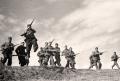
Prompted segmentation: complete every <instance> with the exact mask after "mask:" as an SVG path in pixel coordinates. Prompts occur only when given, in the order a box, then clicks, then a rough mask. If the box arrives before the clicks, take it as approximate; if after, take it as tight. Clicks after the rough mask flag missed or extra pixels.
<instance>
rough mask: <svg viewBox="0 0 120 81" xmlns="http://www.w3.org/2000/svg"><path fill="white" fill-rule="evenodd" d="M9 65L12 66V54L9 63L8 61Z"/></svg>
mask: <svg viewBox="0 0 120 81" xmlns="http://www.w3.org/2000/svg"><path fill="white" fill-rule="evenodd" d="M7 65H8V66H11V65H12V55H10V56H9V57H8V63H7Z"/></svg>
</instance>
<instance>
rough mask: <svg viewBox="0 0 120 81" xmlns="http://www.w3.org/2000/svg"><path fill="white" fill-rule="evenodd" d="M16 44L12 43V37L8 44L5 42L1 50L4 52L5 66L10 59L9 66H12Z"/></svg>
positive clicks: (9, 38)
mask: <svg viewBox="0 0 120 81" xmlns="http://www.w3.org/2000/svg"><path fill="white" fill-rule="evenodd" d="M14 46H15V45H14V44H13V43H12V37H8V42H5V43H3V44H2V45H1V50H2V54H3V56H4V59H3V61H2V62H3V64H5V63H6V62H7V59H8V63H7V65H8V66H11V65H12V53H13V50H14Z"/></svg>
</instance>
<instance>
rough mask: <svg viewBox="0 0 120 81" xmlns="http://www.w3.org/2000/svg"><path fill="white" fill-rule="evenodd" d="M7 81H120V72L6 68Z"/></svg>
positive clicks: (32, 67) (60, 68)
mask: <svg viewBox="0 0 120 81" xmlns="http://www.w3.org/2000/svg"><path fill="white" fill-rule="evenodd" d="M4 75H5V81H120V77H119V76H120V71H119V70H109V69H105V70H100V71H95V70H83V69H78V70H72V69H65V68H63V67H59V68H58V67H55V68H50V67H48V68H43V67H38V66H31V67H17V66H16V67H6V69H5V72H4Z"/></svg>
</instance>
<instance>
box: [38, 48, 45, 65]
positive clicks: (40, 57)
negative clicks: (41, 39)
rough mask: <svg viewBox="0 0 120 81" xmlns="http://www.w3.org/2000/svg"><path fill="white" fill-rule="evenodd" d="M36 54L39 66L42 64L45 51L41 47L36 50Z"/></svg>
mask: <svg viewBox="0 0 120 81" xmlns="http://www.w3.org/2000/svg"><path fill="white" fill-rule="evenodd" d="M37 56H38V57H39V60H38V62H39V63H40V66H43V62H44V59H45V51H44V50H43V48H42V47H41V48H40V51H39V52H38V54H37Z"/></svg>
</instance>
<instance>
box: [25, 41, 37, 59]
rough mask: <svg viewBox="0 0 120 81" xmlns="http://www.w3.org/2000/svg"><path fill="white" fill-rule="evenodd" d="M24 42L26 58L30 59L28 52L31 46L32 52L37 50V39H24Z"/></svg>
mask: <svg viewBox="0 0 120 81" xmlns="http://www.w3.org/2000/svg"><path fill="white" fill-rule="evenodd" d="M25 42H26V50H27V54H28V57H30V51H31V48H32V46H33V49H34V52H36V51H37V49H38V44H37V39H26V41H25Z"/></svg>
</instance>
